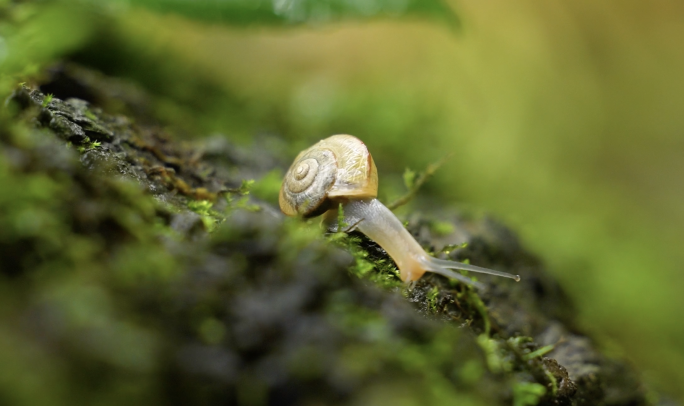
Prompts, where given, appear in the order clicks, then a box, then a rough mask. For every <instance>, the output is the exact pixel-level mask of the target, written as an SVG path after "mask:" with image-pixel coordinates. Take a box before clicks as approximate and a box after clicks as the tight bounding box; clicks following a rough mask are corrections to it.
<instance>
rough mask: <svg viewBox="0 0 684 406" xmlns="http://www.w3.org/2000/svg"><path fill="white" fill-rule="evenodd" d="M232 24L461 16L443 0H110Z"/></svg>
mask: <svg viewBox="0 0 684 406" xmlns="http://www.w3.org/2000/svg"><path fill="white" fill-rule="evenodd" d="M109 2H110V3H124V4H130V5H133V6H143V7H146V8H150V9H153V10H156V11H161V12H172V13H177V14H182V15H184V16H187V17H191V18H196V19H199V20H204V21H213V22H219V23H224V24H230V25H251V24H264V25H293V24H301V23H317V24H320V23H327V22H332V21H338V20H342V19H367V18H374V17H398V16H403V15H418V16H426V17H431V18H436V19H439V20H443V21H445V22H447V23H449V24H452V25H454V26H457V25H458V18H457V17H456V15H455V14H454V12H453V10H452V9H451V8H450V7H449V6H448V5H447V4H446V3H445V2H444V1H442V0H361V1H359V0H109Z"/></svg>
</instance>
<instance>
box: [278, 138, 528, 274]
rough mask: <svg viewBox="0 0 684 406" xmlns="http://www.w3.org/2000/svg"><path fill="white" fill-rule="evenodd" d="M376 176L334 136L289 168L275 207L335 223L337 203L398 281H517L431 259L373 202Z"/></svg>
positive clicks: (367, 160)
mask: <svg viewBox="0 0 684 406" xmlns="http://www.w3.org/2000/svg"><path fill="white" fill-rule="evenodd" d="M377 192H378V173H377V168H376V167H375V162H373V158H372V156H371V154H370V152H369V151H368V148H367V147H366V145H365V144H364V143H363V142H362V141H361V140H359V139H358V138H356V137H354V136H351V135H345V134H340V135H333V136H331V137H329V138H326V139H324V140H321V141H319V142H318V143H316V144H315V145H313V146H312V147H310V148H308V149H306V150H304V151H302V152H301V153H300V154H299V155H298V156H297V158H295V161H294V163H293V164H292V166H290V169H289V170H288V172H287V174H286V175H285V179H284V180H283V185H282V187H281V189H280V195H279V203H280V209H281V210H282V211H283V213H285V214H287V215H289V216H296V215H301V216H303V217H314V216H318V215H321V214H325V216H324V221H327V222H328V223H332V222H333V221H334V220H335V219H337V211H338V207H339V205H340V203H341V204H342V210H343V214H344V221H345V223H346V224H349V225H352V228H354V229H357V230H359V231H360V232H362V233H364V234H365V235H366V236H368V237H369V238H370V239H372V240H374V241H375V242H376V243H378V244H379V245H380V246H381V247H382V248H383V249H385V251H387V253H388V254H389V256H390V257H392V259H393V260H394V262H395V263H396V265H397V268H398V269H399V272H400V277H401V280H402V281H405V282H412V281H415V280H418V279H420V277H421V276H423V274H425V272H434V273H438V274H440V275H444V276H446V277H448V278H452V279H457V280H459V281H461V282H464V283H467V284H469V285H474V286H481V285H480V284H478V283H476V282H474V281H472V280H471V279H470V278H468V277H466V276H464V275H461V274H459V273H456V272H454V271H452V270H451V269H462V270H467V271H472V272H479V273H487V274H492V275H498V276H503V277H507V278H512V279H515V280H516V281H517V280H519V279H520V277H519V276H517V275H511V274H508V273H505V272H499V271H494V270H491V269H487V268H481V267H478V266H474V265H470V264H464V263H461V262H456V261H447V260H442V259H438V258H434V257H431V256H430V255H428V254H427V253H426V252H425V250H423V248H422V247H421V246H420V244H418V242H417V241H416V240H415V239H414V238H413V236H411V234H410V233H409V232H408V231H407V230H406V228H404V226H403V224H402V223H401V221H399V219H397V217H396V216H395V215H394V214H393V213H392V212H391V211H390V210H389V209H388V208H387V207H385V206H384V205H383V204H382V203H381V202H380V201H379V200H377V199H376V197H377Z"/></svg>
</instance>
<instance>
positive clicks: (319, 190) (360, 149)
mask: <svg viewBox="0 0 684 406" xmlns="http://www.w3.org/2000/svg"><path fill="white" fill-rule="evenodd" d="M377 195H378V170H377V169H376V167H375V162H373V157H371V154H370V152H368V148H366V144H364V143H363V142H362V141H361V140H360V139H358V138H356V137H354V136H352V135H346V134H338V135H333V136H332V137H328V138H326V139H324V140H321V141H319V142H318V143H316V144H314V145H313V146H312V147H310V148H308V149H305V150H304V151H302V152H300V153H299V155H297V158H295V160H294V162H293V163H292V166H290V169H289V170H288V171H287V174H285V179H283V185H282V187H281V188H280V196H279V199H278V200H279V202H280V209H281V210H282V211H283V213H285V214H287V215H288V216H296V215H298V214H301V215H303V216H305V217H312V216H316V215H319V214H322V213H323V212H324V211H326V210H327V209H328V206H329V204H330V203H331V202H334V201H336V200H344V199H364V198H374V197H376V196H377Z"/></svg>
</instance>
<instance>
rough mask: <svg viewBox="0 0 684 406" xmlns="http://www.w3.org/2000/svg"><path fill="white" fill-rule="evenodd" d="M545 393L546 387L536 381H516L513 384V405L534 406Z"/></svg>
mask: <svg viewBox="0 0 684 406" xmlns="http://www.w3.org/2000/svg"><path fill="white" fill-rule="evenodd" d="M545 394H546V388H544V387H543V386H542V385H540V384H538V383H531V382H516V383H515V384H514V385H513V406H534V405H536V404H538V403H539V400H540V399H541V398H542V396H544V395H545Z"/></svg>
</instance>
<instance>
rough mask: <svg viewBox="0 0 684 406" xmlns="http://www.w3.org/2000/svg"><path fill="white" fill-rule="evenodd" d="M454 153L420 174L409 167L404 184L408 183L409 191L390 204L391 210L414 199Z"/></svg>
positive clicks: (432, 164) (429, 166)
mask: <svg viewBox="0 0 684 406" xmlns="http://www.w3.org/2000/svg"><path fill="white" fill-rule="evenodd" d="M452 155H453V154H447V155H446V156H444V157H443V158H442V159H440V160H439V161H437V162H434V163H431V164H430V165H428V166H427V168H425V170H424V171H423V172H421V173H420V174H417V173H416V172H415V171H413V170H411V169H408V168H407V169H406V171H404V184H405V185H406V188H407V189H408V192H406V194H405V195H403V196H401V197H400V198H398V199H396V200H395V201H393V202H392V203H390V204H388V205H387V208H388V209H390V210H394V209H396V208H397V207H400V206H403V205H405V204H406V203H408V202H410V201H411V199H413V198H414V197H415V195H416V194H418V191H419V190H420V188H421V187H423V185H424V184H425V182H427V181H428V179H430V178H431V177H432V175H434V174H435V172H437V170H438V169H439V168H440V167H441V166H442V165H444V164H445V163H446V161H447V160H449V159H450V158H451V156H452Z"/></svg>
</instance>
